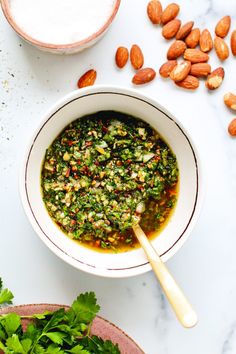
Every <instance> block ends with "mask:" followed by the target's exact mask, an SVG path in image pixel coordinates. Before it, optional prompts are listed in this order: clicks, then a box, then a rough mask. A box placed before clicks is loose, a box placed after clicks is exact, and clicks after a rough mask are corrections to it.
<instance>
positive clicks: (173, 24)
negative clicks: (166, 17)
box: [162, 19, 181, 39]
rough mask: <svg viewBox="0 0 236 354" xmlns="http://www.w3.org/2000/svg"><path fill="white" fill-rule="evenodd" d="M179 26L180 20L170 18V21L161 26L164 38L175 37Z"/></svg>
mask: <svg viewBox="0 0 236 354" xmlns="http://www.w3.org/2000/svg"><path fill="white" fill-rule="evenodd" d="M180 26H181V21H180V20H178V19H175V20H172V21H170V22H168V23H167V24H166V25H165V26H163V28H162V36H163V37H164V38H165V39H171V38H173V37H175V35H176V33H177V32H178V30H179V28H180Z"/></svg>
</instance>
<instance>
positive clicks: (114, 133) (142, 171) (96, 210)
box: [41, 111, 178, 251]
mask: <svg viewBox="0 0 236 354" xmlns="http://www.w3.org/2000/svg"><path fill="white" fill-rule="evenodd" d="M41 186H42V194H43V200H44V203H45V205H46V208H47V210H48V213H49V215H50V216H51V218H52V219H53V220H54V222H55V223H56V224H57V225H58V226H59V227H60V228H61V230H62V231H64V232H65V233H66V234H67V235H68V236H69V237H71V238H73V239H75V240H78V241H79V242H81V243H83V244H84V245H86V246H89V247H93V248H94V247H95V248H96V249H97V250H106V251H107V250H113V251H124V250H127V249H130V248H131V247H135V246H136V245H137V241H136V238H135V236H134V234H133V231H132V225H134V224H135V223H138V222H139V223H140V225H141V227H142V228H143V230H144V231H145V232H146V233H147V234H148V235H153V234H156V232H157V231H158V230H160V229H161V228H162V226H163V225H165V224H166V222H167V220H168V218H169V216H170V213H171V210H172V209H173V207H174V205H175V202H176V197H177V186H178V166H177V161H176V157H175V155H174V154H173V152H172V151H171V149H170V148H169V147H168V145H167V144H166V143H165V142H164V140H163V139H162V138H161V137H160V136H159V134H158V133H157V132H156V131H155V130H154V129H153V128H152V127H151V126H150V125H148V124H147V123H145V122H143V121H142V120H140V119H137V118H134V117H132V116H129V115H127V114H123V113H119V112H113V111H101V112H97V113H95V114H91V115H89V116H85V117H82V118H80V119H77V120H75V121H74V122H72V123H71V124H69V125H68V126H67V127H66V128H65V129H64V130H63V131H62V132H61V134H60V135H59V136H58V137H57V138H56V139H55V140H54V141H53V143H52V145H51V146H50V147H49V148H48V149H47V151H46V154H45V159H44V162H43V167H42V176H41Z"/></svg>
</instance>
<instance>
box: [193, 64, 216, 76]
mask: <svg viewBox="0 0 236 354" xmlns="http://www.w3.org/2000/svg"><path fill="white" fill-rule="evenodd" d="M210 72H211V66H210V64H208V63H197V64H192V66H191V70H190V75H193V76H195V77H206V76H208V75H209V74H210Z"/></svg>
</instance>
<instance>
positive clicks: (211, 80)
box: [206, 67, 225, 90]
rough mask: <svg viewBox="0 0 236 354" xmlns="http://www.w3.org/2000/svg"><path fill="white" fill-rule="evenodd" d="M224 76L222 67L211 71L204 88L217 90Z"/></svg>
mask: <svg viewBox="0 0 236 354" xmlns="http://www.w3.org/2000/svg"><path fill="white" fill-rule="evenodd" d="M224 76H225V71H224V69H223V68H222V67H219V68H217V69H215V70H213V71H212V73H211V74H210V75H208V77H207V80H206V87H207V88H208V89H209V90H215V89H217V88H218V87H220V85H221V84H222V82H223V79H224Z"/></svg>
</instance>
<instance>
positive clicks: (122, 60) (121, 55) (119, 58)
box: [115, 47, 129, 69]
mask: <svg viewBox="0 0 236 354" xmlns="http://www.w3.org/2000/svg"><path fill="white" fill-rule="evenodd" d="M128 59H129V51H128V49H127V48H125V47H119V48H117V51H116V57H115V60H116V65H117V66H118V68H120V69H121V68H123V67H124V66H125V65H126V63H127V61H128Z"/></svg>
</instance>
